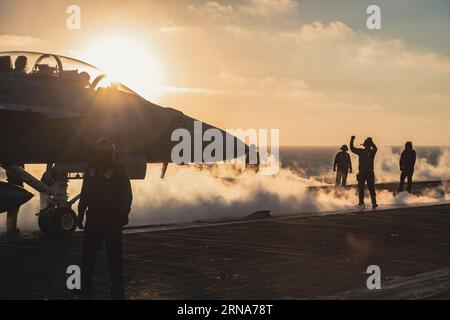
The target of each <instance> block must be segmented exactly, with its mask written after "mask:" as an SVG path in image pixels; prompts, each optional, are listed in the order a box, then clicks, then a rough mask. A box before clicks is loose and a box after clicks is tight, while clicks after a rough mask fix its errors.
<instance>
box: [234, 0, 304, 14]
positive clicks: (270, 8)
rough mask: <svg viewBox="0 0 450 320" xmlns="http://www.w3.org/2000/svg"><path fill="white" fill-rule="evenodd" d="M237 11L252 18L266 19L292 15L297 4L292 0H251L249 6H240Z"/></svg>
mask: <svg viewBox="0 0 450 320" xmlns="http://www.w3.org/2000/svg"><path fill="white" fill-rule="evenodd" d="M239 9H240V10H241V11H242V12H244V13H247V14H250V15H253V16H262V17H267V16H270V15H275V14H285V13H292V12H293V11H295V10H297V9H298V3H297V2H296V1H293V0H252V1H251V3H250V4H248V5H244V6H240V7H239Z"/></svg>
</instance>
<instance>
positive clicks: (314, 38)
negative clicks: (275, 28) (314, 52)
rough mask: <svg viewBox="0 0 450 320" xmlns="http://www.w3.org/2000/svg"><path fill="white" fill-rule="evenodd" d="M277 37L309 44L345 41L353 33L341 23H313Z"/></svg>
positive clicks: (353, 33)
mask: <svg viewBox="0 0 450 320" xmlns="http://www.w3.org/2000/svg"><path fill="white" fill-rule="evenodd" d="M279 35H280V36H283V37H289V38H292V39H294V40H296V41H302V42H303V41H306V42H309V43H311V42H322V41H342V40H347V39H349V38H351V37H352V36H354V35H355V32H354V31H353V30H352V29H351V28H350V27H348V26H347V25H346V24H345V23H343V22H341V21H334V22H330V23H329V24H328V25H324V24H323V23H322V22H320V21H315V22H313V23H311V24H305V25H303V26H301V27H300V28H299V29H298V30H294V31H287V32H281V33H280V34H279Z"/></svg>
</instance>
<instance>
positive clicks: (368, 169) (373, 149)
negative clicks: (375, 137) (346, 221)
mask: <svg viewBox="0 0 450 320" xmlns="http://www.w3.org/2000/svg"><path fill="white" fill-rule="evenodd" d="M354 142H355V136H352V138H351V140H350V150H351V151H352V152H353V153H354V154H357V155H358V157H359V173H358V189H359V205H358V206H359V207H360V208H361V209H363V208H364V207H365V204H364V185H365V184H366V182H367V188H368V189H369V192H370V198H371V200H372V208H373V209H376V208H377V207H378V205H377V196H376V193H375V173H374V165H373V163H374V160H375V155H376V154H377V151H378V148H377V146H376V145H375V143H373V141H372V138H367V139H366V140H365V141H364V143H363V146H364V149H361V148H355V146H354Z"/></svg>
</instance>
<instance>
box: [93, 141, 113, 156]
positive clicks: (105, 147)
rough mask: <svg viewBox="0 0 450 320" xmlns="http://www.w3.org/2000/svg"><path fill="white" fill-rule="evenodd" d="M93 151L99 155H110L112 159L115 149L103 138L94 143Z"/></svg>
mask: <svg viewBox="0 0 450 320" xmlns="http://www.w3.org/2000/svg"><path fill="white" fill-rule="evenodd" d="M95 149H96V150H97V151H99V152H101V153H107V154H110V155H111V157H114V155H115V154H116V147H115V146H114V143H112V142H111V141H110V140H108V139H105V138H101V139H99V140H98V141H97V142H96V143H95Z"/></svg>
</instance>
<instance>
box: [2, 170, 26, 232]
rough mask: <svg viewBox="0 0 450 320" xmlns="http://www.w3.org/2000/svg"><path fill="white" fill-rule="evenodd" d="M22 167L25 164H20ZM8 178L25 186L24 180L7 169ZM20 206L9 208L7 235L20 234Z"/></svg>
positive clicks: (12, 182) (15, 183)
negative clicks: (18, 225)
mask: <svg viewBox="0 0 450 320" xmlns="http://www.w3.org/2000/svg"><path fill="white" fill-rule="evenodd" d="M19 166H20V167H22V168H24V167H25V166H24V165H23V164H19ZM6 179H7V180H8V183H10V184H14V185H16V186H19V187H22V188H23V181H22V180H21V179H19V178H18V177H16V176H15V175H13V174H10V173H9V172H8V171H6ZM19 210H20V207H17V208H14V209H11V210H9V211H8V212H7V213H6V214H7V215H6V235H7V236H12V237H13V236H16V235H18V234H20V229H19V228H17V218H18V215H19Z"/></svg>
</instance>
